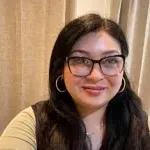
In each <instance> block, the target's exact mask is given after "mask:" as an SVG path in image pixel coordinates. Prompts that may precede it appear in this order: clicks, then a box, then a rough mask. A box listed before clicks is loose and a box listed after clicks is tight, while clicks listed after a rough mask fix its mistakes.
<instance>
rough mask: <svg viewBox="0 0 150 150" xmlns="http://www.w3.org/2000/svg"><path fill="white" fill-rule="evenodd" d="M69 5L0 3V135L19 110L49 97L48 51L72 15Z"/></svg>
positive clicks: (44, 0)
mask: <svg viewBox="0 0 150 150" xmlns="http://www.w3.org/2000/svg"><path fill="white" fill-rule="evenodd" d="M72 5H73V3H72V2H71V1H66V0H0V133H1V132H2V131H3V129H4V128H5V127H6V125H7V124H8V123H9V121H10V120H11V119H12V118H13V117H14V116H15V115H16V114H17V113H18V112H19V111H20V110H22V109H24V108H25V107H27V106H29V105H31V104H33V103H34V102H36V101H39V100H43V99H46V98H47V97H48V68H49V58H50V54H51V50H52V47H53V44H54V41H55V39H56V37H57V35H58V32H59V31H60V29H61V28H62V26H64V24H65V22H66V21H68V20H69V18H70V17H71V16H72V15H73V13H72V12H71V10H70V8H72ZM72 10H73V8H72Z"/></svg>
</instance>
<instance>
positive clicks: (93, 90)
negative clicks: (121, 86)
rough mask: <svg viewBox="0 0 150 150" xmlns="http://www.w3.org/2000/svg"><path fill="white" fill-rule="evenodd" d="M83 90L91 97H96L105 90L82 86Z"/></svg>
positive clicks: (103, 88)
mask: <svg viewBox="0 0 150 150" xmlns="http://www.w3.org/2000/svg"><path fill="white" fill-rule="evenodd" d="M83 89H84V91H86V93H88V94H89V95H91V96H98V95H100V94H102V93H103V92H104V91H105V90H106V87H102V86H99V87H94V86H83Z"/></svg>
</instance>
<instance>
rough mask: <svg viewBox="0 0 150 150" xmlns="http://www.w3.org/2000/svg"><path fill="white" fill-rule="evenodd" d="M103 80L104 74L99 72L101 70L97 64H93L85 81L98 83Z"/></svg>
mask: <svg viewBox="0 0 150 150" xmlns="http://www.w3.org/2000/svg"><path fill="white" fill-rule="evenodd" d="M103 78H104V74H103V73H102V71H101V68H100V66H99V64H98V63H96V64H94V66H93V70H92V71H91V73H90V74H89V75H88V76H87V79H89V80H93V81H99V80H101V79H103Z"/></svg>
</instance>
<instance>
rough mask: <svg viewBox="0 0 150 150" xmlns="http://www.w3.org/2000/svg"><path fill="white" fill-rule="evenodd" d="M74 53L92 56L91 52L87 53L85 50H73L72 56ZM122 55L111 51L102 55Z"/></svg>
mask: <svg viewBox="0 0 150 150" xmlns="http://www.w3.org/2000/svg"><path fill="white" fill-rule="evenodd" d="M73 53H81V54H86V55H88V56H89V55H90V53H89V52H87V51H85V50H81V49H76V50H73V51H72V52H71V53H70V54H73ZM116 53H117V54H120V53H119V52H118V51H117V50H109V51H105V52H102V54H101V55H104V56H105V55H111V54H116Z"/></svg>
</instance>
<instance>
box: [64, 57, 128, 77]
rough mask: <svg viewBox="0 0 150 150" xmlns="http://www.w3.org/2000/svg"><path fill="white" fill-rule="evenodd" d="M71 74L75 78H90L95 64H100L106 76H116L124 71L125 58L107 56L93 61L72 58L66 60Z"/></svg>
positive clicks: (84, 58) (83, 58)
mask: <svg viewBox="0 0 150 150" xmlns="http://www.w3.org/2000/svg"><path fill="white" fill-rule="evenodd" d="M66 61H67V63H68V67H69V70H70V72H71V73H72V74H73V75H74V76H78V77H86V76H88V75H89V74H90V73H91V72H92V70H93V67H94V64H95V63H98V64H99V66H100V69H101V71H102V73H103V74H104V75H107V76H114V75H118V74H119V73H121V72H122V70H123V69H124V64H125V56H124V55H113V56H107V57H104V58H102V59H100V60H92V59H90V58H86V57H76V56H70V57H67V58H66Z"/></svg>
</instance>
